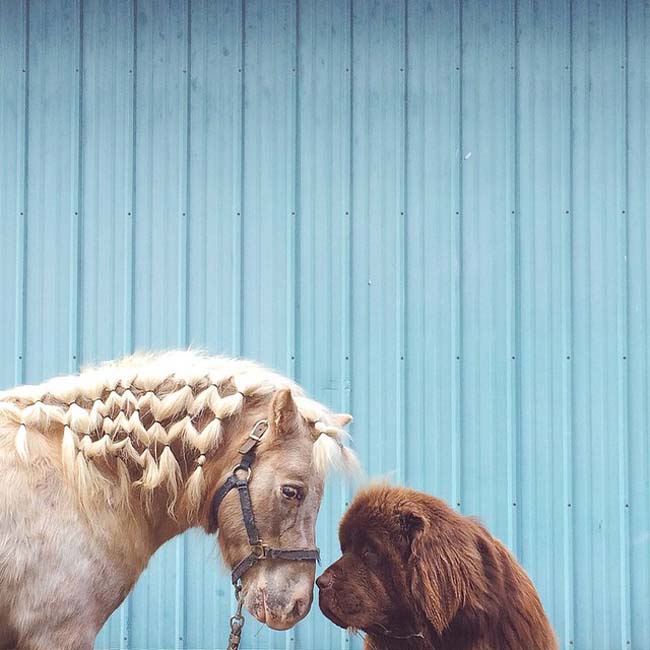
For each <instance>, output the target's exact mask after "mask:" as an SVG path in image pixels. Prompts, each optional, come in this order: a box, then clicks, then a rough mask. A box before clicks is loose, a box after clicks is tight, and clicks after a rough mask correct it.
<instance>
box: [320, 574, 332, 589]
mask: <svg viewBox="0 0 650 650" xmlns="http://www.w3.org/2000/svg"><path fill="white" fill-rule="evenodd" d="M333 582H334V578H333V576H332V574H331V573H330V572H329V571H325V573H323V575H322V576H320V577H319V578H318V579H317V580H316V584H317V585H318V588H319V589H329V588H330V587H331V586H332V583H333Z"/></svg>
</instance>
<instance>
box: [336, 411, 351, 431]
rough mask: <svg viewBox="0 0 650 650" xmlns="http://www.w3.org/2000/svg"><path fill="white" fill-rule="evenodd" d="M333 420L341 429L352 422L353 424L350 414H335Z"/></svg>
mask: <svg viewBox="0 0 650 650" xmlns="http://www.w3.org/2000/svg"><path fill="white" fill-rule="evenodd" d="M332 419H333V420H334V422H335V423H336V426H337V427H339V429H342V428H343V427H346V426H347V425H348V424H350V422H352V416H351V415H350V414H349V413H333V414H332Z"/></svg>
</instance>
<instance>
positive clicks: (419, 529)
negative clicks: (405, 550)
mask: <svg viewBox="0 0 650 650" xmlns="http://www.w3.org/2000/svg"><path fill="white" fill-rule="evenodd" d="M400 518H401V521H402V528H403V531H404V533H405V534H406V535H407V536H408V538H409V539H410V557H409V559H408V561H407V575H408V579H409V584H410V589H411V594H412V596H413V602H414V603H415V604H416V605H417V606H418V607H419V608H420V609H421V610H422V611H423V613H424V614H425V616H426V618H427V619H428V620H429V622H430V623H431V625H433V627H434V628H435V630H436V632H437V633H438V634H442V633H443V632H444V630H445V629H446V628H447V627H448V626H449V624H450V623H451V621H452V620H453V618H454V617H455V616H456V614H457V613H458V611H459V610H460V608H461V607H462V605H463V604H464V603H465V601H466V599H467V597H468V594H469V578H468V575H467V573H466V571H465V567H464V561H463V555H462V551H461V550H460V549H461V548H463V546H464V544H462V543H459V539H458V533H457V531H455V529H454V528H453V527H452V526H451V525H450V523H449V522H446V521H444V520H442V519H441V520H439V521H436V522H435V523H434V522H431V521H430V520H429V518H428V517H427V516H426V515H420V514H417V513H415V512H406V513H402V515H401V517H400Z"/></svg>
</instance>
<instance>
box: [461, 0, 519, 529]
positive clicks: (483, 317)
mask: <svg viewBox="0 0 650 650" xmlns="http://www.w3.org/2000/svg"><path fill="white" fill-rule="evenodd" d="M513 23H514V15H513V6H512V5H511V4H509V3H505V2H499V3H483V2H478V1H477V2H467V3H463V11H462V26H461V29H462V38H463V41H462V52H463V58H462V62H461V67H462V70H461V71H462V84H463V86H462V97H463V105H462V107H461V110H462V119H463V138H462V142H461V143H460V146H461V155H462V158H463V163H462V164H463V167H462V170H463V175H462V183H463V186H462V206H463V207H462V215H461V218H462V243H463V245H462V256H463V277H462V315H463V321H462V355H461V359H460V365H461V387H462V391H463V411H462V474H461V477H462V478H461V499H460V501H461V504H462V509H463V511H464V512H480V513H481V514H482V516H483V517H484V520H485V523H486V524H487V525H488V526H490V528H491V530H492V531H493V532H494V533H495V534H496V535H498V536H499V537H501V538H502V539H506V538H507V535H508V519H509V516H510V514H509V510H510V508H512V507H513V506H512V498H511V495H510V494H509V490H508V481H507V478H506V477H507V476H508V473H509V467H510V462H511V459H509V458H508V451H509V446H508V436H509V432H508V389H509V385H508V377H507V375H508V372H509V371H508V366H509V365H510V364H511V363H512V359H511V357H512V350H511V349H510V345H509V343H510V341H509V338H508V321H509V318H510V317H511V314H510V313H509V309H508V307H509V299H510V296H509V294H510V292H511V290H512V289H511V284H512V283H513V282H514V278H513V277H512V272H513V269H512V266H511V265H510V264H508V245H509V243H508V240H509V238H510V237H512V232H511V217H512V214H511V213H512V210H513V209H514V204H513V200H512V193H511V183H512V178H513V172H514V167H513V160H512V155H511V146H512V145H511V142H510V141H511V139H512V138H513V135H514V132H513V128H512V127H513V124H512V119H511V116H510V112H511V110H512V105H513V102H514V94H513V88H512V72H513V71H512V69H511V66H512V49H513V44H514V38H515V35H514V28H513ZM486 430H489V431H492V432H494V435H490V436H486V435H485V434H484V432H485V431H486ZM496 432H498V434H497V433H496ZM494 476H501V477H503V479H504V480H500V481H495V480H494V478H493V477H494Z"/></svg>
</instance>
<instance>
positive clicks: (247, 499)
mask: <svg viewBox="0 0 650 650" xmlns="http://www.w3.org/2000/svg"><path fill="white" fill-rule="evenodd" d="M268 428H269V423H268V420H260V421H259V422H257V423H256V424H255V426H254V427H253V429H252V431H251V432H250V433H249V434H248V439H247V440H246V442H245V443H244V444H243V445H242V446H241V447H240V449H239V453H240V454H241V455H242V459H241V460H240V461H239V464H238V465H237V466H236V467H235V468H234V469H233V471H232V474H231V475H230V476H229V477H228V478H227V479H226V482H225V483H224V484H223V485H222V486H221V487H220V488H219V489H218V490H217V491H216V493H215V495H214V497H213V498H212V505H211V506H210V527H211V529H212V530H216V529H217V524H218V517H219V506H220V505H221V502H222V501H223V498H224V497H225V496H226V494H228V492H230V490H233V489H235V488H237V490H238V492H239V501H240V503H241V512H242V518H243V519H244V525H245V526H246V533H247V534H248V542H249V544H250V546H251V553H250V555H247V556H246V557H245V558H244V559H243V560H241V561H240V562H238V563H237V564H236V565H235V567H234V568H233V570H232V583H233V584H234V585H236V584H237V583H238V582H239V580H240V579H241V577H242V576H243V575H244V573H246V571H248V569H250V568H251V567H252V566H253V565H254V564H256V563H257V562H259V561H260V560H267V559H268V560H295V561H299V562H303V561H305V560H315V561H317V562H320V551H319V550H318V549H317V548H309V549H307V548H305V549H302V548H300V549H294V550H289V551H285V550H282V549H274V548H269V547H268V546H267V545H266V544H264V543H263V542H262V540H261V539H260V536H259V533H258V532H257V526H256V525H255V517H254V516H253V504H252V503H251V495H250V492H249V491H248V482H249V481H250V478H251V475H252V473H253V472H252V470H251V465H252V464H253V461H254V460H255V451H256V447H257V445H258V444H259V443H260V441H261V440H262V436H263V435H264V434H265V433H266V430H267V429H268ZM237 472H245V478H239V476H237Z"/></svg>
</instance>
